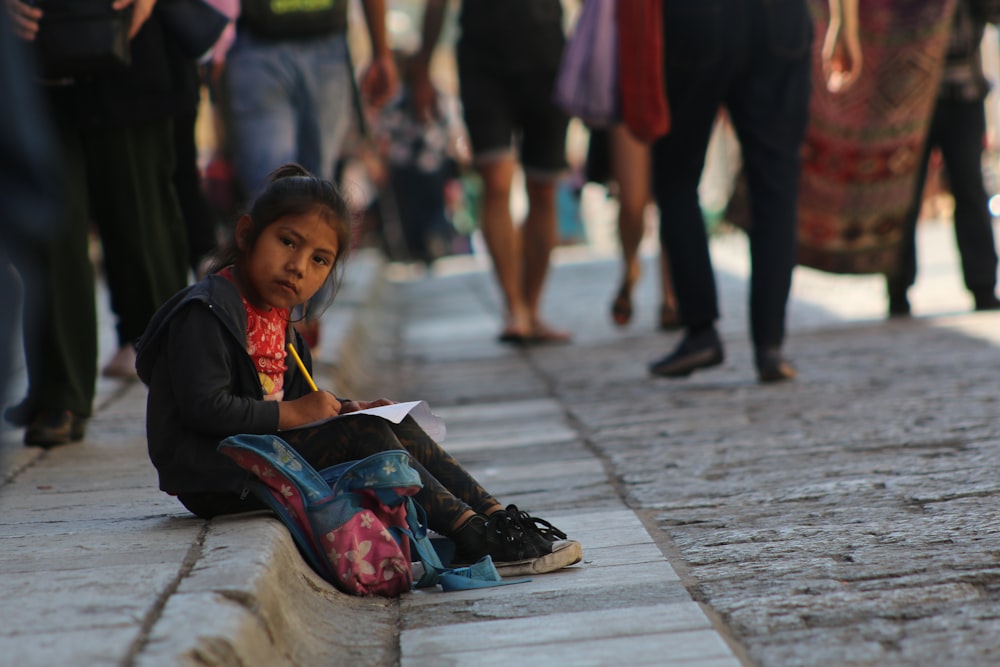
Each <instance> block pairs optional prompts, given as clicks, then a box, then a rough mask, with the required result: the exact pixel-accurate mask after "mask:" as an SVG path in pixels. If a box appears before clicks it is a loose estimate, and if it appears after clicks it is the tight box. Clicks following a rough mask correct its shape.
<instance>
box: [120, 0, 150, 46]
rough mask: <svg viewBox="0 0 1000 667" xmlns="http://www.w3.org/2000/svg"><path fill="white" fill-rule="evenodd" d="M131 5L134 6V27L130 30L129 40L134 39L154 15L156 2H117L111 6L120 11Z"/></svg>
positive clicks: (143, 0)
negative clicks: (151, 15)
mask: <svg viewBox="0 0 1000 667" xmlns="http://www.w3.org/2000/svg"><path fill="white" fill-rule="evenodd" d="M129 5H132V25H131V26H129V29H128V38H129V39H132V38H133V37H135V36H136V34H137V33H138V32H139V29H140V28H142V26H143V24H144V23H145V22H146V21H147V19H149V16H150V14H152V13H153V7H154V6H155V5H156V0H115V1H114V2H113V3H112V4H111V8H112V9H114V10H115V11H120V10H122V9H125V8H126V7H128V6H129Z"/></svg>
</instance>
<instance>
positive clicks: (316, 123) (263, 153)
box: [225, 0, 396, 199]
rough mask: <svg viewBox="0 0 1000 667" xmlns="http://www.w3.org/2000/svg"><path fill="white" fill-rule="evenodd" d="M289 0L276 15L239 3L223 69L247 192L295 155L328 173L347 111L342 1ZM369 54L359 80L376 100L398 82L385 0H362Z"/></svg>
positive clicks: (324, 175) (317, 170) (251, 192)
mask: <svg viewBox="0 0 1000 667" xmlns="http://www.w3.org/2000/svg"><path fill="white" fill-rule="evenodd" d="M316 4H317V3H291V4H289V5H288V7H286V8H285V9H286V10H289V11H284V12H283V19H284V20H282V17H278V16H277V15H271V14H270V13H269V11H270V9H269V10H268V11H262V10H259V9H258V8H259V7H260V6H262V5H267V7H268V8H270V7H271V5H272V3H260V2H254V3H247V2H244V3H243V8H242V11H241V13H240V16H239V18H238V19H237V23H236V28H237V30H236V39H235V41H234V42H233V44H232V46H231V47H230V48H229V51H228V53H227V55H226V65H225V77H226V86H227V92H228V96H229V99H228V104H229V118H228V122H229V123H230V131H231V137H232V139H233V141H234V146H233V150H234V153H235V160H236V164H235V166H236V172H237V176H238V178H239V180H240V183H241V184H242V188H243V191H244V194H245V195H246V196H247V197H248V198H250V199H252V198H253V197H254V196H255V194H256V193H258V192H259V191H260V189H261V188H263V187H264V186H265V185H266V182H267V177H268V175H269V174H270V173H271V172H272V171H273V170H274V169H276V168H277V167H278V166H280V165H282V164H285V163H288V162H295V163H298V164H301V165H302V166H303V167H305V168H306V169H308V170H309V171H310V173H314V174H317V175H319V176H321V177H322V178H325V179H331V178H332V177H333V174H334V167H335V165H336V162H337V159H338V157H339V154H340V151H341V145H342V143H343V141H344V137H345V135H346V132H347V129H348V127H349V125H350V122H351V118H352V89H353V84H352V76H353V72H352V71H351V62H350V59H349V54H348V49H347V5H348V3H346V2H332V3H328V6H326V7H324V8H323V9H316V10H315V11H303V12H301V18H299V19H298V20H292V19H293V16H294V15H296V14H298V12H297V11H296V9H295V8H296V7H299V6H300V5H301V6H302V7H303V9H311V8H312V6H314V5H316ZM363 5H364V8H365V18H366V21H367V25H368V35H369V37H370V39H371V46H372V60H371V63H370V64H369V65H368V67H367V69H366V72H365V75H364V76H363V78H362V81H361V93H362V95H363V97H364V98H365V101H366V102H367V103H369V104H371V105H372V106H374V107H376V108H377V107H380V106H381V105H382V104H384V103H385V102H387V101H388V100H389V98H390V97H391V96H392V95H393V93H394V92H395V88H396V66H395V62H394V61H393V57H392V53H391V52H390V50H389V46H388V42H387V38H386V31H385V2H384V0H363Z"/></svg>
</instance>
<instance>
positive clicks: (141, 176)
mask: <svg viewBox="0 0 1000 667" xmlns="http://www.w3.org/2000/svg"><path fill="white" fill-rule="evenodd" d="M85 142H86V144H87V148H88V151H87V155H88V168H89V172H90V173H91V174H99V175H100V176H99V178H94V179H92V181H91V184H90V194H91V201H92V204H93V213H94V221H95V223H96V224H97V227H98V229H99V230H100V233H101V243H102V245H103V248H104V260H105V262H104V264H105V271H106V275H107V279H108V288H109V290H110V292H111V308H112V310H113V311H114V312H115V314H116V315H117V316H118V342H119V344H120V345H124V344H127V343H132V342H134V341H135V339H136V338H138V337H139V336H140V335H141V334H142V332H143V331H144V330H145V328H146V324H147V323H148V322H149V319H150V318H151V317H152V316H153V313H155V312H156V310H157V308H159V307H160V305H162V304H163V302H164V301H166V300H167V299H168V298H170V297H171V296H173V295H174V294H175V293H176V292H177V291H178V290H180V289H182V288H183V287H184V286H185V285H186V284H187V281H188V266H187V236H186V231H185V226H184V220H183V217H182V215H181V209H180V204H179V203H178V200H177V194H176V191H175V190H174V185H173V172H174V144H173V127H172V123H171V121H170V120H169V119H163V120H157V121H151V122H147V123H142V124H139V125H132V126H130V127H127V128H111V129H91V130H88V131H87V132H86V135H85Z"/></svg>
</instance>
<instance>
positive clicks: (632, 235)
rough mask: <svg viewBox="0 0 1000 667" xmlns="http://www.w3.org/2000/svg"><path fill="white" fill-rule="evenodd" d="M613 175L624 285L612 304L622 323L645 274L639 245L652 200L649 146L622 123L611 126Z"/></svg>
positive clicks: (628, 317)
mask: <svg viewBox="0 0 1000 667" xmlns="http://www.w3.org/2000/svg"><path fill="white" fill-rule="evenodd" d="M608 140H609V141H610V142H611V147H610V148H611V151H610V152H611V174H612V177H613V178H614V180H615V183H616V184H617V187H618V240H619V242H620V244H621V251H622V279H621V285H620V287H619V288H618V292H617V294H616V296H615V300H614V303H612V306H611V316H612V318H613V319H614V321H615V324H617V325H618V326H624V325H626V324H628V323H629V321H631V319H632V290H633V289H634V287H635V284H636V282H637V281H638V280H639V276H640V274H641V271H642V269H641V267H640V264H639V257H638V255H639V244H640V243H641V242H642V237H643V234H644V232H645V228H644V216H643V214H644V212H645V210H646V204H647V203H648V202H649V169H650V158H649V147H648V146H647V145H646V144H643V143H642V142H640V141H639V140H638V139H636V138H635V137H633V136H632V133H631V132H629V131H628V129H627V128H625V127H624V126H622V125H619V126H616V127H613V128H611V130H610V131H609V133H608Z"/></svg>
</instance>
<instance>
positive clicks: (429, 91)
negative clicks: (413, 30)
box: [409, 0, 448, 122]
mask: <svg viewBox="0 0 1000 667" xmlns="http://www.w3.org/2000/svg"><path fill="white" fill-rule="evenodd" d="M447 8H448V0H427V2H426V3H425V6H424V19H423V23H422V25H421V28H420V50H419V51H417V53H416V54H415V55H414V56H413V60H412V63H411V67H412V79H411V81H410V82H409V86H410V88H409V92H410V99H411V102H412V104H413V112H414V114H416V117H417V118H418V119H419V120H421V121H423V122H426V121H428V120H430V119H431V118H434V117H435V116H436V115H437V92H436V91H435V90H434V85H433V84H432V83H431V77H430V65H431V56H433V55H434V49H435V47H436V46H437V42H438V39H439V38H440V37H441V28H442V26H444V17H445V14H446V12H447Z"/></svg>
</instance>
